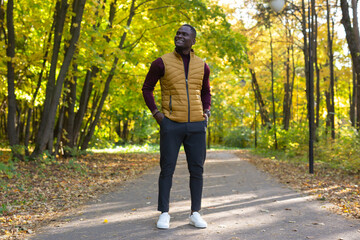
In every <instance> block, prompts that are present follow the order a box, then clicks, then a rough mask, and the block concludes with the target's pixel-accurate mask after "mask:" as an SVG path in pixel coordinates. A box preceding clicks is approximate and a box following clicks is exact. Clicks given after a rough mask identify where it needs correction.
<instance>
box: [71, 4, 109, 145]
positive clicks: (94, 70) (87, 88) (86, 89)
mask: <svg viewBox="0 0 360 240" xmlns="http://www.w3.org/2000/svg"><path fill="white" fill-rule="evenodd" d="M104 7H105V5H103V8H104ZM115 13H116V0H114V1H112V2H111V4H110V14H109V25H108V29H111V28H112V23H113V20H114V17H115ZM95 15H96V16H97V15H98V11H97V12H96V13H95ZM99 25H100V23H98V24H97V25H94V28H96V29H97V28H99ZM104 38H105V39H106V41H107V42H110V38H109V36H108V35H106V36H104ZM98 72H99V68H98V67H97V66H92V67H91V70H88V71H87V73H86V77H85V82H84V85H83V89H82V92H81V97H80V102H79V110H78V111H77V113H76V116H75V119H74V127H73V132H72V133H69V137H68V139H69V143H68V146H69V147H70V148H73V147H74V146H75V144H76V143H77V142H82V140H81V141H78V138H79V135H80V129H81V125H82V123H83V120H84V116H85V113H86V110H87V108H88V103H89V99H90V95H91V92H92V89H93V88H92V86H93V83H92V79H93V78H94V77H96V75H97V74H98Z"/></svg>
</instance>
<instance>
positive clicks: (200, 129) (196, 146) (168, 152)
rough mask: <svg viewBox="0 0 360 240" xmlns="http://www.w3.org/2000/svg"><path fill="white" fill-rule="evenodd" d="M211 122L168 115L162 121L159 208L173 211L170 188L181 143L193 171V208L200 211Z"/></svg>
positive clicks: (191, 180) (191, 177)
mask: <svg viewBox="0 0 360 240" xmlns="http://www.w3.org/2000/svg"><path fill="white" fill-rule="evenodd" d="M206 128H207V122H206V121H201V122H186V123H178V122H174V121H171V120H170V119H168V118H166V117H165V118H164V119H163V120H162V122H161V124H160V168H161V172H160V176H159V197H158V210H159V211H161V212H168V211H169V200H170V190H171V186H172V178H173V174H174V172H175V167H176V162H177V158H178V155H179V149H180V146H181V144H183V145H184V150H185V153H186V160H187V164H188V170H189V173H190V194H191V210H192V211H199V210H200V208H201V196H202V189H203V171H204V170H203V166H204V162H205V158H206Z"/></svg>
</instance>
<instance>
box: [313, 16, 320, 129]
mask: <svg viewBox="0 0 360 240" xmlns="http://www.w3.org/2000/svg"><path fill="white" fill-rule="evenodd" d="M317 19H318V17H317V14H316V16H315V29H314V30H315V39H314V44H315V49H317V46H318V42H317V36H318V34H317V33H318V31H317V29H318V21H317ZM314 61H315V72H316V115H315V126H316V129H318V128H319V125H320V104H321V95H320V68H319V63H318V54H317V50H316V51H314Z"/></svg>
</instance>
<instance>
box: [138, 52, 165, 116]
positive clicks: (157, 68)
mask: <svg viewBox="0 0 360 240" xmlns="http://www.w3.org/2000/svg"><path fill="white" fill-rule="evenodd" d="M164 72H165V66H164V63H163V61H162V59H161V58H158V59H156V60H155V61H153V62H152V63H151V66H150V69H149V72H148V74H147V75H146V78H145V81H144V84H143V87H142V92H143V97H144V100H145V103H146V105H147V106H148V108H149V109H150V111H151V112H153V111H154V110H155V109H157V107H156V104H155V98H154V94H153V92H154V88H155V86H156V84H157V82H158V81H159V79H160V78H161V77H162V76H164Z"/></svg>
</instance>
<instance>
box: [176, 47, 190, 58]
mask: <svg viewBox="0 0 360 240" xmlns="http://www.w3.org/2000/svg"><path fill="white" fill-rule="evenodd" d="M174 54H175V56H176V57H177V58H180V59H181V58H182V57H183V56H184V57H186V56H189V55H190V58H193V57H194V55H195V52H194V50H193V49H191V50H190V54H189V55H183V54H181V53H178V52H177V51H176V49H174Z"/></svg>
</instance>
